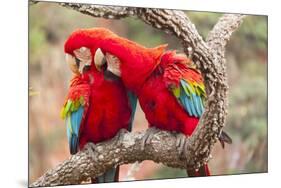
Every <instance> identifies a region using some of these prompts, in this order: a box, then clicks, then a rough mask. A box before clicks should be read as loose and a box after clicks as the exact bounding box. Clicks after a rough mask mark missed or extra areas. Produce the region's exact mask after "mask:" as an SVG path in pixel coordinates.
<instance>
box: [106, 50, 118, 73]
mask: <svg viewBox="0 0 281 188" xmlns="http://www.w3.org/2000/svg"><path fill="white" fill-rule="evenodd" d="M105 59H106V62H107V70H108V71H110V72H112V73H113V74H115V75H116V76H119V77H120V76H121V70H120V60H119V59H118V58H117V57H116V56H114V55H111V54H110V53H106V54H105Z"/></svg>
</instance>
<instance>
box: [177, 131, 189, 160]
mask: <svg viewBox="0 0 281 188" xmlns="http://www.w3.org/2000/svg"><path fill="white" fill-rule="evenodd" d="M176 138H177V141H176V147H177V150H178V152H179V155H180V156H182V155H184V156H186V155H187V153H186V147H187V138H188V137H187V136H186V135H185V134H182V133H177V135H176Z"/></svg>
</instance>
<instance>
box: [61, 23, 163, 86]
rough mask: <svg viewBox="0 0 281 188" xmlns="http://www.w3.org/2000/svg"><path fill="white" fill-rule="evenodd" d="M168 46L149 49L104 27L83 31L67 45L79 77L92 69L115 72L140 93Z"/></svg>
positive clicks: (127, 84)
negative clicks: (84, 71) (139, 90)
mask: <svg viewBox="0 0 281 188" xmlns="http://www.w3.org/2000/svg"><path fill="white" fill-rule="evenodd" d="M166 46H167V45H161V46H159V47H156V48H145V47H143V46H141V45H139V44H137V43H135V42H133V41H130V40H128V39H125V38H122V37H119V36H117V35H116V34H114V33H113V32H111V31H109V30H107V29H104V28H92V29H79V30H77V31H75V32H73V33H72V34H71V35H70V37H69V38H68V39H67V41H66V43H65V53H66V59H67V62H68V63H69V66H70V68H71V70H72V71H73V72H74V73H75V74H82V73H83V70H84V69H86V70H87V69H89V68H91V69H92V70H97V71H99V72H102V71H103V72H105V71H107V72H111V73H112V74H114V75H115V76H118V77H120V78H121V79H122V81H123V82H124V84H125V86H127V88H129V89H131V90H133V91H137V90H138V89H139V88H140V87H141V86H142V84H144V82H145V80H146V79H147V77H148V76H149V75H150V74H151V73H152V72H153V70H154V69H155V68H156V66H157V65H158V64H159V63H160V57H161V55H162V54H163V52H164V50H165V48H166Z"/></svg>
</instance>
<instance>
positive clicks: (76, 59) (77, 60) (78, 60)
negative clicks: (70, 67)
mask: <svg viewBox="0 0 281 188" xmlns="http://www.w3.org/2000/svg"><path fill="white" fill-rule="evenodd" d="M75 62H76V65H77V67H78V68H79V66H80V62H81V61H80V59H78V58H77V57H75Z"/></svg>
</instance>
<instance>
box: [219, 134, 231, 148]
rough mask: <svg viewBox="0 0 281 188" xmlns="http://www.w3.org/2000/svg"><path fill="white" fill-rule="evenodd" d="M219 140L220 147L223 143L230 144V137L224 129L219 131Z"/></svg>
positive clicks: (223, 145)
mask: <svg viewBox="0 0 281 188" xmlns="http://www.w3.org/2000/svg"><path fill="white" fill-rule="evenodd" d="M219 141H220V143H221V146H222V148H224V147H225V143H227V144H232V139H231V137H230V136H229V135H228V134H227V133H226V132H224V131H222V132H221V134H220V136H219Z"/></svg>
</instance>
